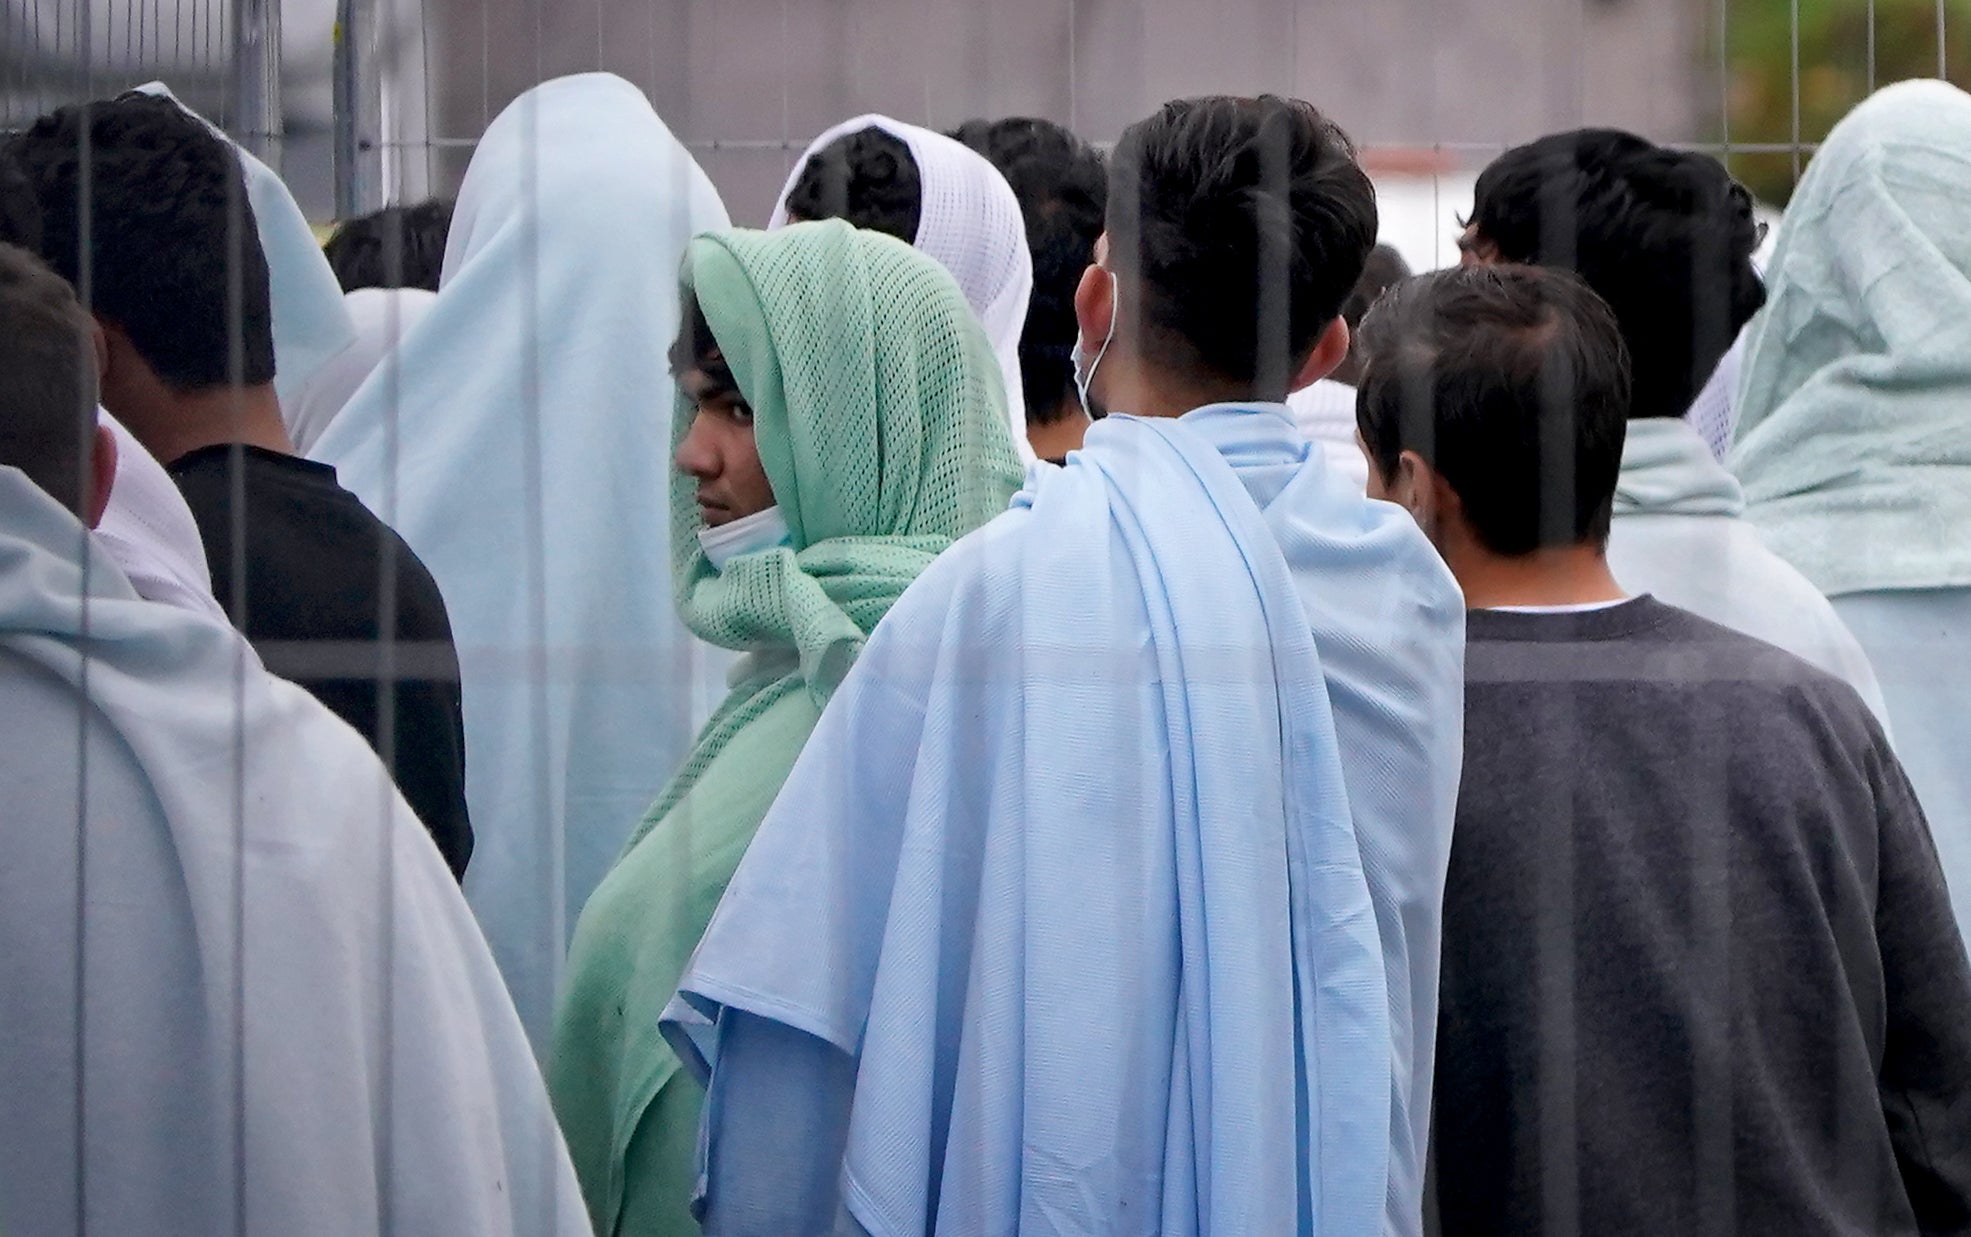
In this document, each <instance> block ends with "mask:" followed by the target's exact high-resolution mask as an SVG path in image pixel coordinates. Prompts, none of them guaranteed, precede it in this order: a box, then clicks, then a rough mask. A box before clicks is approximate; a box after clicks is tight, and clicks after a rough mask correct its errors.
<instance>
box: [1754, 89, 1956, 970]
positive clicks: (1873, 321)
mask: <svg viewBox="0 0 1971 1237" xmlns="http://www.w3.org/2000/svg"><path fill="white" fill-rule="evenodd" d="M1967 185H1971V95H1967V94H1966V93H1965V92H1963V91H1961V90H1959V89H1957V88H1956V87H1955V86H1951V85H1948V84H1946V83H1944V82H1938V81H1911V82H1899V83H1897V84H1895V85H1893V86H1888V87H1885V88H1884V89H1882V90H1880V91H1877V92H1876V93H1875V94H1874V95H1872V96H1870V97H1869V98H1868V99H1867V100H1866V101H1864V102H1863V103H1861V104H1860V105H1859V106H1857V107H1856V108H1855V110H1854V111H1852V112H1850V113H1849V114H1848V115H1847V116H1846V117H1845V118H1844V119H1843V120H1842V121H1841V123H1840V124H1838V125H1836V126H1835V127H1834V131H1833V132H1832V133H1830V134H1829V135H1828V138H1827V141H1826V142H1825V143H1823V144H1822V146H1821V148H1820V151H1819V153H1817V154H1816V155H1815V156H1814V160H1813V163H1812V164H1810V165H1809V166H1808V168H1807V174H1806V175H1805V177H1803V178H1802V179H1801V181H1800V187H1799V189H1798V190H1797V191H1796V192H1795V193H1794V195H1793V200H1792V202H1791V203H1790V204H1789V205H1788V206H1787V208H1786V218H1785V220H1784V221H1783V222H1782V223H1781V225H1780V229H1779V235H1778V238H1777V240H1776V242H1775V246H1774V250H1773V260H1772V264H1771V267H1770V268H1769V270H1768V271H1767V280H1766V282H1767V302H1766V308H1765V310H1764V312H1763V313H1762V314H1761V315H1760V316H1759V317H1757V318H1755V319H1753V321H1752V323H1751V325H1750V326H1749V327H1748V328H1747V338H1746V353H1745V364H1744V369H1743V372H1742V373H1741V375H1740V382H1739V395H1738V405H1739V409H1740V415H1739V424H1738V438H1737V441H1736V443H1735V445H1734V447H1733V449H1732V453H1731V459H1730V463H1731V467H1732V470H1733V471H1734V472H1736V473H1737V474H1738V476H1739V479H1740V481H1741V482H1742V483H1743V484H1744V487H1745V498H1746V515H1747V517H1748V518H1750V519H1751V520H1752V522H1753V523H1754V524H1755V525H1757V526H1758V529H1759V532H1760V533H1761V534H1762V535H1763V536H1764V537H1765V539H1766V542H1767V544H1769V545H1770V546H1771V547H1772V548H1773V549H1774V550H1775V551H1777V552H1778V553H1779V554H1780V556H1781V557H1783V558H1785V559H1787V560H1788V561H1789V562H1791V563H1792V564H1793V565H1794V566H1795V567H1798V568H1799V569H1800V571H1801V572H1802V573H1803V574H1804V575H1805V576H1806V577H1807V578H1808V579H1809V580H1812V581H1813V582H1814V584H1816V585H1817V586H1819V588H1820V589H1821V591H1822V592H1824V593H1826V594H1827V595H1828V597H1829V599H1831V600H1832V601H1833V603H1834V609H1835V612H1836V613H1838V614H1839V615H1840V616H1841V620H1842V621H1843V622H1844V623H1846V624H1847V625H1848V628H1849V630H1851V631H1853V632H1854V634H1855V638H1856V639H1857V640H1858V641H1860V643H1861V646H1862V648H1863V649H1864V650H1865V651H1866V652H1867V654H1868V659H1869V661H1870V662H1872V663H1873V664H1874V666H1875V672H1876V675H1877V677H1878V678H1879V679H1880V680H1881V684H1882V694H1883V697H1884V698H1885V699H1886V701H1887V703H1888V710H1889V723H1890V725H1891V726H1893V727H1894V730H1895V747H1896V754H1897V755H1898V756H1899V757H1900V758H1901V760H1902V763H1903V766H1904V768H1905V769H1906V770H1907V772H1908V774H1909V780H1910V782H1911V784H1912V785H1913V786H1915V788H1916V796H1917V799H1918V800H1919V801H1920V802H1921V803H1922V805H1923V811H1924V814H1925V815H1926V816H1927V817H1929V820H1930V823H1931V826H1932V828H1933V830H1934V832H1935V836H1936V845H1937V853H1938V856H1939V857H1940V858H1941V859H1942V861H1943V867H1944V876H1945V878H1946V880H1947V881H1948V882H1949V884H1950V888H1951V900H1952V903H1953V905H1954V908H1955V910H1956V913H1957V925H1958V930H1959V932H1960V934H1962V935H1964V936H1966V938H1967V939H1971V755H1967V752H1966V749H1965V742H1964V732H1965V728H1966V727H1967V725H1971V197H1967V196H1966V193H1965V188H1966V186H1967Z"/></svg>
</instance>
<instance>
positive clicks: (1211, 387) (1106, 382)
mask: <svg viewBox="0 0 1971 1237" xmlns="http://www.w3.org/2000/svg"><path fill="white" fill-rule="evenodd" d="M1118 359H1119V358H1118ZM1100 378H1101V379H1102V390H1101V391H1100V392H1098V393H1097V394H1098V397H1099V402H1100V404H1101V406H1102V407H1105V408H1107V409H1108V410H1109V411H1110V412H1126V413H1129V414H1131V415H1133V416H1138V417H1181V416H1183V415H1184V414H1185V413H1187V412H1190V411H1191V410H1192V409H1194V408H1202V407H1204V406H1205V405H1206V404H1251V403H1261V402H1268V403H1270V402H1276V401H1262V400H1261V399H1260V397H1259V396H1258V395H1256V394H1254V393H1253V390H1252V388H1251V387H1241V386H1239V385H1238V384H1236V383H1229V382H1219V381H1215V380H1212V379H1199V378H1196V377H1194V376H1190V375H1182V374H1173V373H1169V372H1166V371H1163V370H1158V369H1155V368H1152V367H1150V366H1143V365H1128V364H1120V365H1117V366H1116V371H1115V373H1114V374H1113V375H1111V374H1110V373H1109V372H1108V371H1107V370H1106V369H1105V370H1102V371H1100Z"/></svg>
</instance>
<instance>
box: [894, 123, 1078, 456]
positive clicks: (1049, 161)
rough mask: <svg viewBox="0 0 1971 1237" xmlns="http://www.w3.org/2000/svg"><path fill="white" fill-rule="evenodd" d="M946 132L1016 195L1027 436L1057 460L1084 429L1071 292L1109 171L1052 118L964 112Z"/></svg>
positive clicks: (1037, 449) (1072, 446)
mask: <svg viewBox="0 0 1971 1237" xmlns="http://www.w3.org/2000/svg"><path fill="white" fill-rule="evenodd" d="M875 132H877V133H879V134H880V133H881V132H882V131H881V130H880V129H879V130H876V131H875ZM949 136H951V137H952V138H955V139H956V140H958V141H960V142H963V143H964V144H965V145H967V146H969V147H971V148H972V149H973V150H976V151H978V152H979V153H980V154H982V155H984V156H985V157H986V158H988V159H990V160H991V161H992V165H993V166H994V167H996V168H998V169H999V172H1000V175H1002V176H1004V177H1005V178H1006V183H1007V184H1009V185H1011V186H1012V187H1013V195H1014V196H1015V197H1017V198H1018V199H1019V200H1020V213H1021V214H1022V215H1023V216H1024V217H1025V219H1026V225H1027V249H1028V251H1029V252H1030V253H1031V254H1032V256H1033V296H1032V298H1031V299H1030V300H1029V302H1028V304H1027V320H1026V325H1025V326H1024V327H1022V328H1021V330H1020V387H1021V393H1022V396H1023V397H1024V399H1025V401H1026V417H1027V442H1028V443H1029V444H1030V445H1031V446H1032V447H1033V451H1034V454H1035V455H1037V456H1039V457H1040V458H1041V459H1043V460H1047V461H1049V462H1050V463H1055V464H1058V463H1060V462H1061V461H1062V460H1064V459H1066V458H1067V454H1068V452H1070V451H1072V450H1074V449H1075V448H1076V447H1079V446H1080V445H1081V439H1082V436H1083V435H1084V434H1086V433H1087V432H1088V412H1087V410H1086V409H1084V408H1083V407H1082V406H1081V401H1080V399H1079V398H1077V397H1076V395H1075V388H1074V337H1075V320H1074V293H1075V289H1076V288H1077V287H1079V286H1080V284H1081V276H1082V272H1084V271H1086V270H1087V269H1088V267H1089V264H1090V263H1091V262H1093V261H1094V257H1095V238H1096V237H1098V236H1100V235H1101V234H1102V213H1103V211H1104V210H1105V209H1106V207H1107V203H1108V189H1109V179H1108V172H1107V171H1106V169H1104V168H1103V166H1102V155H1101V152H1100V151H1098V150H1096V149H1095V148H1094V147H1093V146H1090V145H1089V144H1088V143H1087V142H1084V141H1082V140H1081V139H1080V138H1078V137H1076V136H1075V135H1074V134H1073V133H1071V132H1069V131H1068V130H1067V129H1065V128H1063V127H1061V126H1060V125H1057V124H1055V123H1054V122H1053V121H1051V120H1037V119H1033V118H1031V117H1024V116H1020V117H1010V118H1008V119H1005V120H968V121H966V122H965V123H964V124H962V125H960V126H958V128H957V129H955V130H953V131H952V133H951V134H950V135H949Z"/></svg>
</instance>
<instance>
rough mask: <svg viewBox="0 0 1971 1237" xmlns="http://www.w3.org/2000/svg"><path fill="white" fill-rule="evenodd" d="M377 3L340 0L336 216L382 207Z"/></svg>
mask: <svg viewBox="0 0 1971 1237" xmlns="http://www.w3.org/2000/svg"><path fill="white" fill-rule="evenodd" d="M376 9H377V6H376V0H336V6H335V104H334V106H335V217H336V218H337V219H351V218H354V217H355V216H357V215H361V214H365V213H367V212H369V211H372V210H375V209H377V208H378V207H379V206H382V205H383V149H382V145H383V144H382V136H383V134H382V108H383V82H382V78H381V76H380V74H379V73H378V70H377V60H376V53H377V39H376V34H377V12H376Z"/></svg>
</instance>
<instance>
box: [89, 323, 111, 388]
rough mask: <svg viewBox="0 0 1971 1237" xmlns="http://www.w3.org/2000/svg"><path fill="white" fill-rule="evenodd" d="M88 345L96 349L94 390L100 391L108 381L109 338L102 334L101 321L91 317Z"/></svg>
mask: <svg viewBox="0 0 1971 1237" xmlns="http://www.w3.org/2000/svg"><path fill="white" fill-rule="evenodd" d="M89 343H90V345H91V346H92V347H94V348H95V349H96V389H97V390H101V389H102V386H103V383H105V382H107V381H108V380H109V367H110V346H109V336H108V335H106V334H104V333H103V320H102V319H101V318H97V317H94V316H93V315H92V316H91V317H90V319H89Z"/></svg>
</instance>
